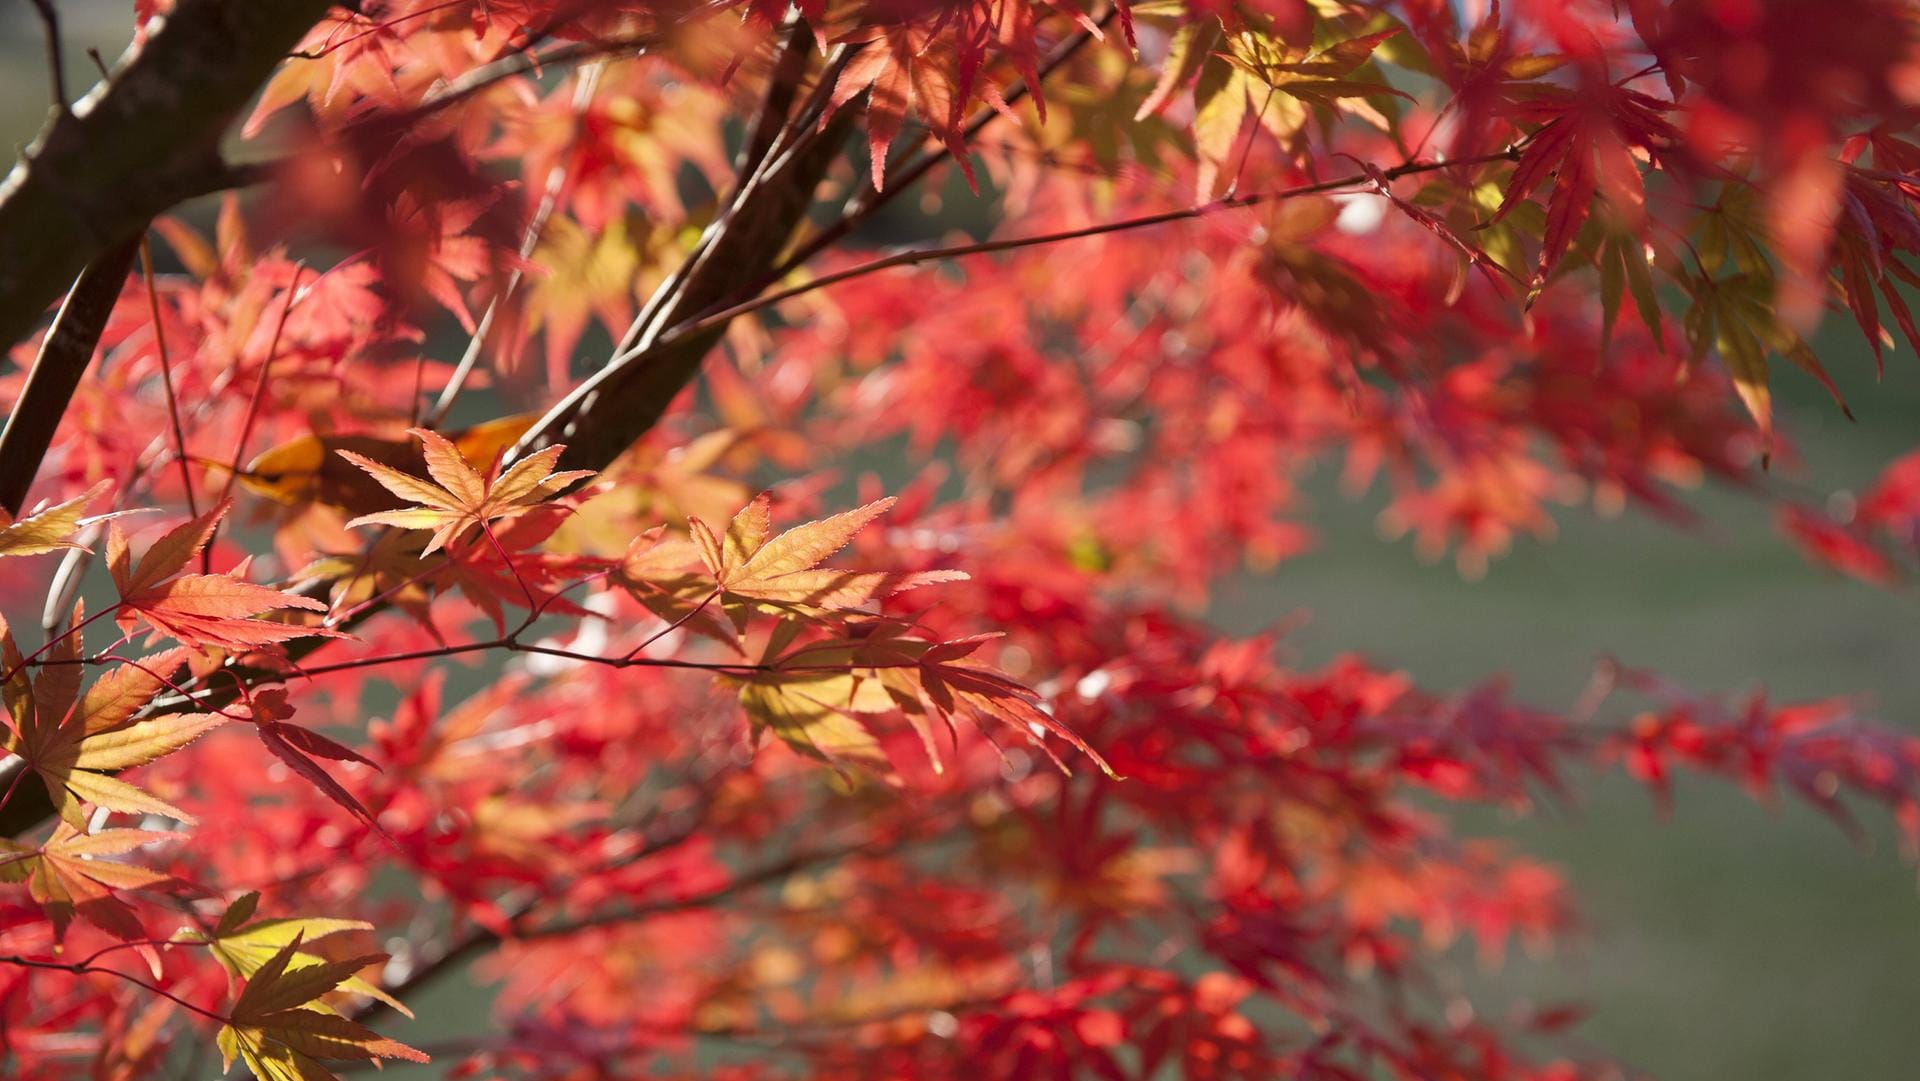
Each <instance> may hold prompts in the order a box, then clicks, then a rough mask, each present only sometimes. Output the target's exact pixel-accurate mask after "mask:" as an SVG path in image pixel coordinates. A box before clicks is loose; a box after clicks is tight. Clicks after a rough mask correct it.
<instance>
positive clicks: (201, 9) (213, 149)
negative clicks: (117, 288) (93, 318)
mask: <svg viewBox="0 0 1920 1081" xmlns="http://www.w3.org/2000/svg"><path fill="white" fill-rule="evenodd" d="M328 6H329V5H328V0H180V2H179V3H178V4H177V5H175V7H174V9H173V11H172V12H171V13H169V14H168V15H167V16H166V18H165V20H164V21H163V22H161V23H159V24H158V29H157V30H155V32H154V33H153V35H152V36H151V37H150V38H148V40H147V41H146V43H145V44H144V45H143V46H141V47H139V48H137V50H135V51H133V52H131V53H130V54H129V57H128V59H126V60H125V61H124V62H123V63H122V65H121V67H120V69H119V70H118V71H117V72H115V73H114V75H113V77H112V78H111V79H109V80H107V81H106V82H103V83H101V84H100V85H99V86H96V87H94V89H93V90H92V92H90V93H89V94H88V95H87V96H86V97H85V98H83V99H81V101H80V102H79V103H78V104H77V105H75V106H74V107H73V108H72V109H71V110H70V111H61V112H58V113H56V114H55V116H54V118H53V119H52V121H51V122H49V124H48V125H47V127H46V128H45V129H44V130H43V131H42V132H41V133H40V135H39V137H38V138H36V139H35V140H34V142H33V143H32V144H31V145H30V146H28V147H27V150H26V152H25V153H24V154H23V155H22V157H21V159H20V161H19V163H18V164H16V165H15V166H14V168H13V171H12V172H11V173H9V174H8V175H7V177H6V179H5V180H0V349H3V348H6V347H9V346H12V345H13V344H14V343H15V342H18V341H20V340H21V339H23V338H25V337H26V336H27V335H28V334H29V333H31V332H32V329H33V327H34V325H35V324H36V323H37V322H39V320H40V318H41V316H42V315H44V314H45V312H46V310H47V308H48V306H49V305H51V304H52V303H53V302H54V301H55V300H57V299H58V298H59V296H60V293H61V290H62V289H64V288H65V287H66V286H67V285H68V284H69V283H71V282H72V281H73V280H74V278H75V276H76V275H78V274H79V273H80V271H81V268H83V267H85V266H86V265H87V264H88V263H90V262H92V261H93V260H94V259H95V258H96V257H97V256H99V255H100V254H101V253H102V252H104V251H106V250H107V249H108V248H109V247H111V246H113V245H116V244H119V243H121V242H122V241H124V240H125V238H126V237H127V236H128V235H130V234H133V233H135V232H138V231H139V229H140V228H141V227H142V226H143V225H144V224H145V223H146V222H147V221H148V220H149V219H151V218H152V217H154V216H155V215H156V214H159V213H160V212H162V211H164V210H166V209H167V208H169V207H171V206H173V205H174V204H176V203H178V202H179V201H181V200H182V199H184V198H187V197H189V196H191V195H194V194H197V193H199V192H200V191H203V190H205V189H206V188H207V186H208V184H209V183H211V182H212V180H211V179H210V178H211V177H212V176H215V175H225V174H226V173H227V172H228V171H227V169H226V167H225V166H224V164H223V163H222V162H221V161H220V156H219V139H220V135H221V133H222V132H224V131H225V130H226V126H227V121H228V120H229V118H231V117H232V116H233V114H234V113H235V112H237V111H238V110H239V109H240V108H241V107H242V106H244V105H245V104H246V103H247V100H248V98H250V97H252V95H253V93H254V91H255V90H257V89H259V87H260V85H261V84H262V83H263V82H265V81H266V78H267V76H268V74H270V73H271V72H272V71H273V68H274V66H275V65H277V64H279V63H280V61H281V60H282V59H283V58H284V57H285V55H286V52H287V50H288V49H290V48H292V47H293V45H294V44H295V43H296V42H298V41H299V39H300V36H301V35H302V34H304V33H305V32H306V31H307V28H308V27H311V26H312V25H313V24H314V23H315V22H317V21H318V20H319V19H320V16H321V15H322V14H324V13H325V12H326V10H327V7H328Z"/></svg>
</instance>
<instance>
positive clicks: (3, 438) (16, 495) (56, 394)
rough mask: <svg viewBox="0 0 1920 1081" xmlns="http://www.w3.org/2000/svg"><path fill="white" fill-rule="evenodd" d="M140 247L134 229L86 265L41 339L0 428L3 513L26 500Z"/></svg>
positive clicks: (11, 511)
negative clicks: (11, 406)
mask: <svg viewBox="0 0 1920 1081" xmlns="http://www.w3.org/2000/svg"><path fill="white" fill-rule="evenodd" d="M139 250H140V234H139V233H135V234H134V235H132V236H130V237H128V238H127V239H126V240H123V241H121V242H120V243H118V244H116V245H114V246H113V247H111V248H109V249H107V250H106V251H104V252H101V253H100V256H99V257H98V258H97V259H95V260H94V261H93V262H91V263H89V264H87V269H86V270H85V271H84V272H83V273H81V275H80V279H79V280H78V281H76V282H74V283H73V288H72V289H71V290H69V291H68V293H67V299H66V302H65V303H64V304H62V305H61V306H60V314H58V315H56V316H54V319H53V326H52V327H51V328H50V329H49V330H48V331H47V336H46V338H45V339H44V340H43V341H41V343H40V353H39V355H38V356H36V357H34V359H33V368H32V369H31V370H30V371H28V373H27V382H26V385H25V386H24V387H23V388H21V391H20V397H19V399H18V400H16V401H15V402H14V404H13V413H12V415H10V416H8V417H7V426H6V429H5V430H4V431H0V506H3V507H5V508H6V510H7V513H8V514H12V515H16V516H17V515H18V514H19V513H20V509H21V507H22V505H23V504H25V503H26V499H27V491H28V489H30V488H31V487H33V477H34V474H35V473H37V472H39V470H40V462H41V461H42V460H43V459H44V458H46V456H47V448H48V447H50V446H52V445H53V436H54V433H55V432H56V431H58V430H59V428H60V418H61V417H62V416H64V415H65V414H66V412H67V403H68V402H70V401H71V400H72V399H73V392H74V391H75V390H76V389H77V388H78V387H79V386H80V379H81V377H82V376H84V375H86V372H87V365H88V363H90V362H91V361H92V360H93V353H94V350H95V349H97V348H98V347H99V345H100V332H101V331H103V330H105V329H106V326H107V316H108V315H109V314H111V313H112V311H113V305H114V302H115V301H117V300H119V299H120V287H121V286H122V285H124V284H125V283H126V280H127V272H128V271H129V270H131V269H132V267H133V257H134V254H135V253H136V252H138V251H139Z"/></svg>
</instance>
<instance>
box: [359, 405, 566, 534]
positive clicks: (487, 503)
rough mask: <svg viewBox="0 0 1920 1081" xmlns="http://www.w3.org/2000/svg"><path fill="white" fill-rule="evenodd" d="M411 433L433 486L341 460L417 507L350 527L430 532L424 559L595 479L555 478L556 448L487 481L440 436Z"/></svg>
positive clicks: (364, 462) (362, 460) (368, 517)
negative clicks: (480, 529)
mask: <svg viewBox="0 0 1920 1081" xmlns="http://www.w3.org/2000/svg"><path fill="white" fill-rule="evenodd" d="M409 432H410V433H411V434H412V435H414V436H417V437H418V438H419V439H420V442H421V444H422V454H423V456H424V457H425V458H426V463H427V473H428V475H429V476H431V477H432V478H433V479H432V480H431V481H429V480H424V479H422V478H420V477H416V476H413V475H412V474H409V473H402V472H400V471H399V470H397V469H393V468H391V467H389V466H384V465H381V464H380V463H379V462H376V461H374V460H373V459H371V458H366V457H363V456H361V455H358V454H355V453H353V452H352V451H348V450H343V451H340V452H339V454H340V456H341V457H343V458H345V459H347V460H348V461H350V462H352V463H353V464H354V465H357V466H359V467H360V468H361V469H364V470H366V472H367V474H368V475H369V476H371V477H373V479H374V480H376V481H379V482H380V485H381V487H383V488H385V489H386V490H387V491H389V492H392V493H393V494H394V495H397V496H399V497H400V498H401V499H404V500H406V501H407V502H409V503H414V504H417V506H412V507H405V508H402V509H400V510H388V511H380V512H378V513H375V514H363V515H361V516H360V517H358V518H355V519H354V520H353V521H351V522H348V523H347V526H348V527H349V528H357V527H359V526H363V525H390V526H397V527H399V528H401V529H431V530H433V539H432V540H430V541H428V542H427V547H426V550H425V552H423V553H422V554H423V555H431V554H432V553H434V552H436V551H438V550H440V549H441V548H444V547H446V546H447V545H448V544H450V543H452V542H453V541H455V540H457V539H458V538H459V537H460V535H461V534H462V533H465V532H466V531H467V530H468V529H470V528H472V527H474V526H480V527H483V528H484V527H485V526H486V524H487V523H488V522H492V521H495V520H497V519H501V518H507V517H511V516H513V515H516V514H521V513H524V512H526V511H528V510H531V509H533V508H534V507H536V506H539V505H540V504H542V503H544V502H546V501H547V500H549V499H552V498H553V497H554V496H556V495H559V494H560V493H561V492H564V491H566V490H567V489H568V488H570V487H572V486H573V484H574V483H575V482H576V481H581V480H585V479H586V478H588V477H591V476H593V472H592V471H591V470H584V469H573V470H566V471H563V472H559V473H555V472H554V471H553V467H554V464H555V463H557V462H558V461H559V460H560V455H561V454H562V453H563V452H564V451H565V450H566V448H565V447H564V446H560V445H557V444H556V445H554V446H551V447H547V448H546V449H544V450H540V451H536V452H534V453H532V454H529V455H527V456H526V457H525V458H522V459H520V460H519V461H518V462H515V463H514V464H513V467H512V468H510V469H508V470H507V471H506V472H504V473H497V474H495V473H489V474H487V475H482V474H481V473H480V472H479V471H478V470H476V469H474V468H473V466H472V465H470V464H468V462H467V459H466V456H465V455H463V454H461V453H460V448H459V447H457V446H455V445H454V444H453V443H451V442H449V441H448V440H446V439H445V438H443V437H441V436H440V435H438V434H436V433H434V432H430V431H427V430H426V429H424V428H412V429H409Z"/></svg>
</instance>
